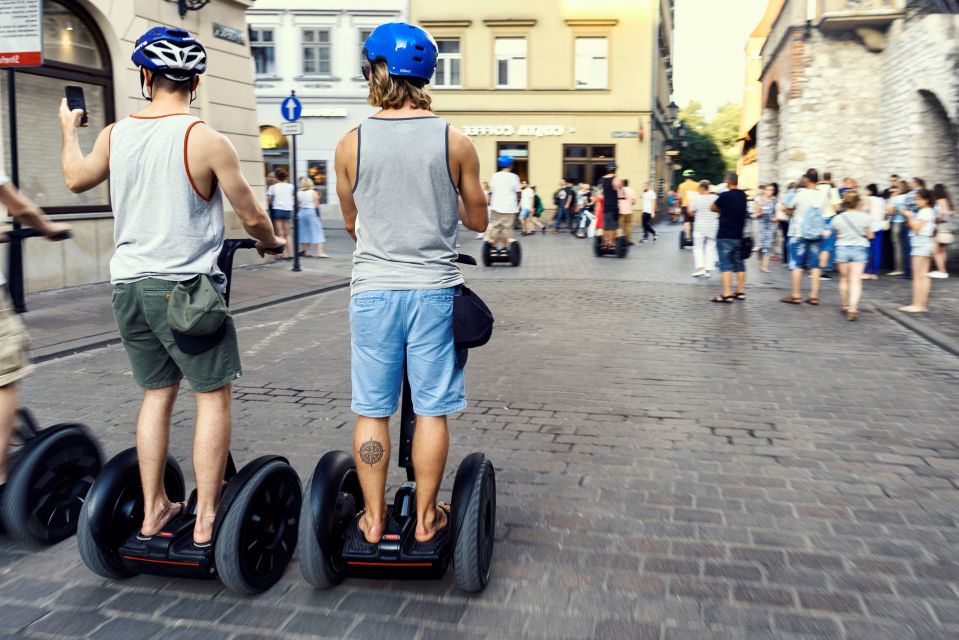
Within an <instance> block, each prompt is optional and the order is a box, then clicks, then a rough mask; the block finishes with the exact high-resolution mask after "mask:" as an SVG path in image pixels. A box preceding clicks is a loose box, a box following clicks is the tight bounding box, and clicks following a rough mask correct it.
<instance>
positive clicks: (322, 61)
mask: <svg viewBox="0 0 959 640" xmlns="http://www.w3.org/2000/svg"><path fill="white" fill-rule="evenodd" d="M302 40H303V75H305V76H316V75H320V76H328V75H330V73H331V72H332V65H331V63H330V49H331V47H330V30H329V29H303V34H302Z"/></svg>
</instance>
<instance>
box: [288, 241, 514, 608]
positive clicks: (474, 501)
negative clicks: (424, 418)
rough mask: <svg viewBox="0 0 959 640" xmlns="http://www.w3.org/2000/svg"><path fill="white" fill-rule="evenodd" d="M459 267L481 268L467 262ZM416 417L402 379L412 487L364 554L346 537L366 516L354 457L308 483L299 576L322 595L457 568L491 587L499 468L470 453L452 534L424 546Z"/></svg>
mask: <svg viewBox="0 0 959 640" xmlns="http://www.w3.org/2000/svg"><path fill="white" fill-rule="evenodd" d="M459 262H462V263H464V264H476V261H475V260H474V259H473V258H470V257H468V256H460V258H459ZM415 428H416V415H415V413H414V411H413V400H412V394H411V391H410V384H409V380H407V379H406V377H405V376H404V379H403V403H402V412H401V416H400V443H399V459H398V462H399V466H400V467H401V468H404V469H406V480H407V481H406V482H404V483H403V484H402V485H401V486H400V488H399V489H398V490H397V492H396V497H395V499H394V501H393V504H392V505H390V506H388V507H387V514H386V517H387V520H386V531H385V532H384V534H383V537H382V538H381V540H380V542H379V544H377V545H364V546H365V547H366V548H365V549H362V550H358V549H355V547H353V546H350V547H349V548H347V547H348V545H347V544H346V539H345V537H346V533H347V530H348V528H349V527H350V526H351V524H352V522H353V520H354V519H355V518H356V516H357V514H358V513H359V512H360V511H361V510H362V509H363V492H362V491H361V490H360V482H359V476H358V475H357V473H356V464H355V463H354V461H353V456H351V455H350V454H349V453H346V452H345V451H330V452H328V453H326V454H325V455H324V456H323V457H322V458H320V461H319V462H318V463H317V465H316V468H315V469H314V470H313V474H312V475H311V476H310V479H309V480H308V481H307V483H306V493H305V494H304V496H303V510H302V512H301V513H300V570H301V571H302V573H303V576H304V577H305V578H306V579H307V581H308V582H309V583H310V584H312V585H313V586H314V587H316V588H318V589H329V588H331V587H333V586H335V585H337V584H339V583H340V582H341V581H342V580H343V579H344V578H345V577H347V576H352V577H357V578H386V579H438V578H441V577H442V576H443V575H444V574H445V573H446V570H447V568H448V567H449V565H450V563H452V565H453V572H454V574H455V576H456V582H457V584H458V585H459V587H460V588H461V589H463V590H464V591H468V592H478V591H482V590H483V589H484V588H485V587H486V584H487V583H488V582H489V576H490V567H491V565H492V560H493V532H494V530H495V529H496V477H495V474H494V472H493V464H492V463H491V462H490V461H489V460H488V459H487V458H486V456H485V455H483V454H482V453H471V454H469V455H468V456H466V457H465V458H463V461H462V462H461V463H460V465H459V468H458V469H457V470H456V480H455V481H454V483H453V496H452V501H451V504H452V510H451V513H450V516H449V524H448V525H447V526H449V527H450V529H449V531H448V533H447V535H445V536H444V537H443V538H442V539H440V542H439V543H438V544H435V545H431V544H430V543H422V544H420V543H417V542H416V539H415V538H414V536H413V532H414V530H415V529H416V475H415V472H414V469H413V459H412V453H413V432H414V430H415Z"/></svg>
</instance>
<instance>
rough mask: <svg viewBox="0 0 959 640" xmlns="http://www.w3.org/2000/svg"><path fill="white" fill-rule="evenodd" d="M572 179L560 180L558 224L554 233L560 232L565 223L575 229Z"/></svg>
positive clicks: (557, 193) (557, 207) (557, 198)
mask: <svg viewBox="0 0 959 640" xmlns="http://www.w3.org/2000/svg"><path fill="white" fill-rule="evenodd" d="M570 184H571V183H570V181H569V180H566V178H563V179H562V180H560V181H559V190H558V191H557V192H556V197H555V200H556V224H555V225H554V226H553V233H559V232H560V230H561V229H562V228H563V223H564V222H565V223H566V224H567V225H568V228H569V229H573V226H574V225H573V218H572V209H573V199H574V195H573V189H572V188H571V187H570Z"/></svg>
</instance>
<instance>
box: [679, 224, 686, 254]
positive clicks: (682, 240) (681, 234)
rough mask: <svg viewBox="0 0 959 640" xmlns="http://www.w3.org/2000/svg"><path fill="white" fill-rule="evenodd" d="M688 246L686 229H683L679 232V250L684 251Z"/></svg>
mask: <svg viewBox="0 0 959 640" xmlns="http://www.w3.org/2000/svg"><path fill="white" fill-rule="evenodd" d="M685 248H686V230H685V229H683V230H682V231H680V232H679V250H680V251H682V250H683V249H685Z"/></svg>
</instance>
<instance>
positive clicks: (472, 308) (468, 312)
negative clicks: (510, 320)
mask: <svg viewBox="0 0 959 640" xmlns="http://www.w3.org/2000/svg"><path fill="white" fill-rule="evenodd" d="M493 322H494V319H493V312H492V311H490V310H489V307H487V306H486V303H485V302H483V299H482V298H480V297H479V296H478V295H476V293H475V292H474V291H473V290H472V289H470V288H469V287H467V286H465V285H463V286H461V287H460V291H459V295H456V296H454V297H453V342H454V343H456V346H457V348H459V349H474V348H476V347H482V346H483V345H484V344H486V343H487V342H489V339H490V337H491V336H492V335H493Z"/></svg>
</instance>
